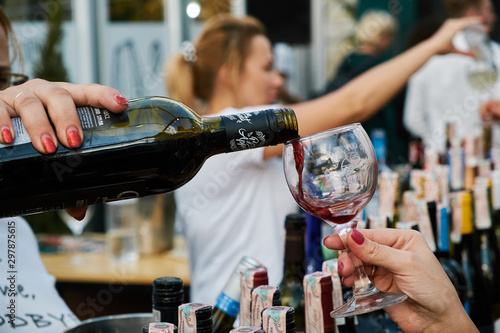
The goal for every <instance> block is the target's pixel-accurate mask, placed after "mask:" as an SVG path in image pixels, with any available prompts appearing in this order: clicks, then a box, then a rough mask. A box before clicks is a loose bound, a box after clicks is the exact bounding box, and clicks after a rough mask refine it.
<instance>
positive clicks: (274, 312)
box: [261, 306, 297, 333]
mask: <svg viewBox="0 0 500 333" xmlns="http://www.w3.org/2000/svg"><path fill="white" fill-rule="evenodd" d="M261 326H262V329H263V330H264V332H266V333H295V332H296V331H297V329H296V327H295V319H294V310H293V308H292V307H289V306H271V307H269V308H267V309H265V310H264V311H262V325H261Z"/></svg>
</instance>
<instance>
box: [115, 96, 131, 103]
mask: <svg viewBox="0 0 500 333" xmlns="http://www.w3.org/2000/svg"><path fill="white" fill-rule="evenodd" d="M115 101H116V103H118V104H120V105H126V104H128V99H126V98H125V97H123V95H120V94H116V95H115Z"/></svg>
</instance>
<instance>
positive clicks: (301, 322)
mask: <svg viewBox="0 0 500 333" xmlns="http://www.w3.org/2000/svg"><path fill="white" fill-rule="evenodd" d="M285 229H286V237H285V263H284V272H283V280H282V281H281V283H280V286H279V287H280V290H281V303H282V304H283V305H284V306H288V307H292V308H294V310H295V325H296V328H297V330H299V331H303V330H304V329H305V301H304V288H303V285H302V281H303V280H304V276H305V271H306V270H305V259H306V258H305V238H304V234H305V230H306V220H305V216H304V215H303V214H289V215H287V216H286V219H285Z"/></svg>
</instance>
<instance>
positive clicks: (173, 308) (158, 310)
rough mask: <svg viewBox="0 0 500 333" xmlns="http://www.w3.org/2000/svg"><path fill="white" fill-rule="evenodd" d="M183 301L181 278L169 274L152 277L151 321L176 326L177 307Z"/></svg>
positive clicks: (177, 323)
mask: <svg viewBox="0 0 500 333" xmlns="http://www.w3.org/2000/svg"><path fill="white" fill-rule="evenodd" d="M183 303H184V289H183V287H182V279H180V278H178V277H169V276H166V277H159V278H156V279H154V281H153V321H155V322H164V323H165V322H166V323H171V324H174V325H176V326H178V325H179V322H178V307H179V306H180V305H181V304H183Z"/></svg>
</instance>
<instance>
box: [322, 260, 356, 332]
mask: <svg viewBox="0 0 500 333" xmlns="http://www.w3.org/2000/svg"><path fill="white" fill-rule="evenodd" d="M323 272H326V273H329V274H330V276H331V279H332V288H333V297H332V302H333V308H334V309H335V308H338V307H339V306H341V305H343V304H344V302H346V301H348V300H349V298H348V296H347V294H350V293H352V289H351V288H347V287H345V286H344V285H343V284H342V279H341V277H340V275H339V273H338V260H337V259H336V258H335V259H330V260H327V261H324V262H323ZM350 295H352V294H350ZM335 324H336V326H337V330H338V332H339V333H353V332H356V325H355V324H356V322H355V317H345V318H337V319H335Z"/></svg>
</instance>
